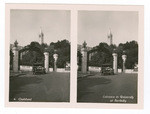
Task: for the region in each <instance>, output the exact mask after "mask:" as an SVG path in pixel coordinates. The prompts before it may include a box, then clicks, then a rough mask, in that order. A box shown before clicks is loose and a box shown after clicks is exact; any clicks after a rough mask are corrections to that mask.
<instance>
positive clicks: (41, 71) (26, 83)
mask: <svg viewBox="0 0 150 114" xmlns="http://www.w3.org/2000/svg"><path fill="white" fill-rule="evenodd" d="M9 58H10V59H9V60H10V62H9V102H70V11H69V10H40V9H39V10H30V9H12V10H10V48H9Z"/></svg>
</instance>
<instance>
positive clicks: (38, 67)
mask: <svg viewBox="0 0 150 114" xmlns="http://www.w3.org/2000/svg"><path fill="white" fill-rule="evenodd" d="M32 72H33V74H37V73H38V74H45V73H46V71H45V68H44V67H43V64H41V63H34V64H33V68H32Z"/></svg>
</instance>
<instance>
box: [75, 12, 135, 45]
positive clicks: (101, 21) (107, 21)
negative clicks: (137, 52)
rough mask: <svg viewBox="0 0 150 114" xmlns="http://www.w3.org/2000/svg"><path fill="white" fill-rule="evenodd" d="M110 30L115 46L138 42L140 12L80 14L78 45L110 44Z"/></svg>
mask: <svg viewBox="0 0 150 114" xmlns="http://www.w3.org/2000/svg"><path fill="white" fill-rule="evenodd" d="M109 28H110V29H111V32H112V34H113V44H116V45H118V44H119V43H126V42H127V41H132V40H135V41H138V12H133V11H79V12H78V44H83V42H84V41H86V42H87V46H90V47H94V46H96V45H98V44H99V43H100V42H106V43H108V38H107V35H108V33H109Z"/></svg>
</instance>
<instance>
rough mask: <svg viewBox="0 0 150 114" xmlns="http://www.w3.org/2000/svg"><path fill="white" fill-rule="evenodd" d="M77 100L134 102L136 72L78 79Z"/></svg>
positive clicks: (135, 98) (135, 96)
mask: <svg viewBox="0 0 150 114" xmlns="http://www.w3.org/2000/svg"><path fill="white" fill-rule="evenodd" d="M77 93H78V95H77V96H78V98H77V100H78V102H93V103H96V102H100V103H110V102H112V103H136V102H137V74H118V75H112V76H99V74H97V75H95V76H91V77H87V78H80V79H78V90H77Z"/></svg>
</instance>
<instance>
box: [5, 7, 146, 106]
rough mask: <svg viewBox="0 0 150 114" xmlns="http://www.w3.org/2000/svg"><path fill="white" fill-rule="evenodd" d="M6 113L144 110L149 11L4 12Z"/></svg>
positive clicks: (53, 9)
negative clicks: (19, 110)
mask: <svg viewBox="0 0 150 114" xmlns="http://www.w3.org/2000/svg"><path fill="white" fill-rule="evenodd" d="M5 15H6V17H5V21H6V23H5V24H6V25H5V31H6V32H5V56H6V60H5V106H6V107H35V108H99V109H100V108H101V109H115V108H116V109H122V108H123V109H142V108H143V101H144V99H143V98H144V92H143V91H144V87H143V85H144V57H143V55H144V54H143V53H144V40H143V37H144V7H143V6H125V5H124V6H121V7H120V5H118V6H115V5H75V4H64V5H63V4H6V9H5Z"/></svg>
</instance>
